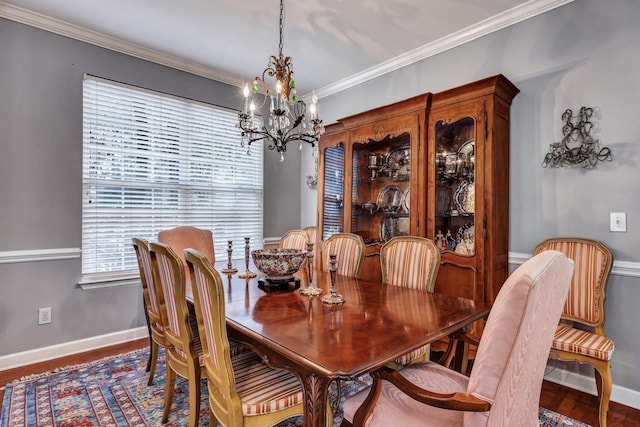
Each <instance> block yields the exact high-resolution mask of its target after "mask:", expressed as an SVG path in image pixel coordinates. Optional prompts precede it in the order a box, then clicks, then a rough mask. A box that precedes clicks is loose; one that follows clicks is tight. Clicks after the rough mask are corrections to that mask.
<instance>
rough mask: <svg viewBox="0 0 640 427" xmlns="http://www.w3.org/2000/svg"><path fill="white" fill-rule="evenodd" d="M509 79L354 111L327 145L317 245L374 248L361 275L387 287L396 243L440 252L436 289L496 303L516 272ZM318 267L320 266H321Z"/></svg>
mask: <svg viewBox="0 0 640 427" xmlns="http://www.w3.org/2000/svg"><path fill="white" fill-rule="evenodd" d="M517 93H518V89H517V88H516V87H515V86H514V85H513V84H512V83H511V82H509V80H507V79H506V78H505V77H504V76H502V75H497V76H493V77H489V78H486V79H483V80H480V81H477V82H474V83H470V84H466V85H463V86H460V87H457V88H454V89H450V90H446V91H444V92H439V93H436V94H431V93H425V94H423V95H418V96H415V97H413V98H409V99H407V100H405V101H401V102H397V103H395V104H391V105H387V106H384V107H380V108H377V109H374V110H370V111H366V112H364V113H360V114H356V115H353V116H350V117H347V118H344V119H340V120H339V121H338V123H336V124H333V125H330V126H328V127H327V132H326V133H325V135H323V136H322V138H321V139H320V142H319V149H320V150H319V153H320V162H319V172H318V227H319V230H320V233H318V242H316V243H317V244H321V241H322V239H325V238H326V237H328V236H329V235H331V234H333V233H335V232H347V233H356V234H359V235H360V236H362V238H363V239H364V240H365V243H366V244H367V249H366V253H365V261H364V265H363V268H362V274H361V277H362V278H364V279H373V280H380V279H381V274H380V257H379V252H380V246H381V244H382V243H384V242H386V241H388V240H389V239H391V238H392V237H394V236H402V235H417V236H426V237H428V238H430V239H433V240H434V241H435V242H436V244H437V245H438V247H439V248H440V249H441V265H440V270H439V272H438V278H437V281H436V291H438V292H443V293H447V294H451V295H455V296H462V297H467V298H472V299H476V300H480V301H488V302H493V300H494V298H495V296H496V294H497V292H498V290H499V289H500V286H501V285H502V283H503V282H504V280H505V279H506V277H507V273H508V246H509V109H510V105H511V100H512V99H513V97H514V96H515V95H516V94H517ZM317 265H319V263H318V264H317Z"/></svg>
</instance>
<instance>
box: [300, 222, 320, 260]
mask: <svg viewBox="0 0 640 427" xmlns="http://www.w3.org/2000/svg"><path fill="white" fill-rule="evenodd" d="M303 230H304V231H306V233H307V236H308V237H309V243H313V259H318V253H319V250H320V246H319V245H318V242H317V241H316V240H317V239H318V227H316V226H314V225H311V226H309V227H305V228H304V229H303Z"/></svg>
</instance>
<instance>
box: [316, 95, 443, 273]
mask: <svg viewBox="0 0 640 427" xmlns="http://www.w3.org/2000/svg"><path fill="white" fill-rule="evenodd" d="M429 99H430V94H424V95H419V96H415V97H413V98H410V99H407V100H405V101H401V102H398V103H395V104H391V105H387V106H384V107H380V108H377V109H375V110H371V111H366V112H364V113H360V114H356V115H353V116H350V117H346V118H344V119H340V120H339V121H338V123H336V124H334V125H331V126H328V127H327V131H326V133H325V134H324V135H323V136H322V138H321V140H320V146H319V148H320V150H319V152H320V162H319V173H318V189H319V191H318V213H319V218H318V227H319V230H320V231H321V232H320V233H318V237H319V239H320V238H322V239H325V238H326V237H328V236H329V235H331V234H333V233H335V232H345V233H355V234H358V235H360V236H362V238H363V239H364V241H365V244H366V251H365V259H364V262H363V266H362V269H361V275H360V276H361V277H362V278H363V279H369V280H378V281H379V280H381V273H380V245H381V244H382V243H384V242H385V241H387V240H389V239H391V238H392V237H394V236H400V235H419V234H420V233H421V230H420V227H423V228H424V227H425V226H426V211H425V210H424V209H422V208H421V206H423V205H424V200H425V197H426V188H425V186H424V183H425V182H426V176H425V175H424V173H425V170H424V168H420V167H418V166H419V165H421V164H423V163H424V162H425V161H426V149H425V148H426V145H425V143H426V133H425V128H424V125H425V123H426V122H425V118H426V116H425V113H426V108H427V106H428V101H429ZM424 232H425V231H424V230H423V231H422V233H424ZM317 244H320V241H318V242H317Z"/></svg>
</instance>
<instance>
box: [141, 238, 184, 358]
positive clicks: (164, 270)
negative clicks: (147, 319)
mask: <svg viewBox="0 0 640 427" xmlns="http://www.w3.org/2000/svg"><path fill="white" fill-rule="evenodd" d="M149 253H150V255H151V265H152V266H153V280H154V281H155V283H156V290H157V291H158V304H159V308H160V318H161V319H162V326H163V328H164V334H165V338H166V339H167V341H168V343H169V344H170V345H168V346H167V351H171V352H172V354H173V355H174V357H175V358H178V359H184V358H185V357H188V356H190V355H193V354H195V350H194V347H193V333H192V330H191V327H190V323H189V308H188V307H187V296H186V284H185V275H184V267H183V265H182V260H181V259H180V257H178V255H177V254H176V253H175V251H174V250H173V248H172V247H171V246H169V245H166V244H164V243H159V242H151V243H149ZM185 355H186V356H185Z"/></svg>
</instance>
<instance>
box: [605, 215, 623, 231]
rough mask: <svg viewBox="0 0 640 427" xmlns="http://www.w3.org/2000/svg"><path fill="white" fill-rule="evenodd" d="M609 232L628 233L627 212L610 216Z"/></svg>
mask: <svg viewBox="0 0 640 427" xmlns="http://www.w3.org/2000/svg"><path fill="white" fill-rule="evenodd" d="M609 231H622V232H626V231H627V213H626V212H611V213H610V214H609Z"/></svg>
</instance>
